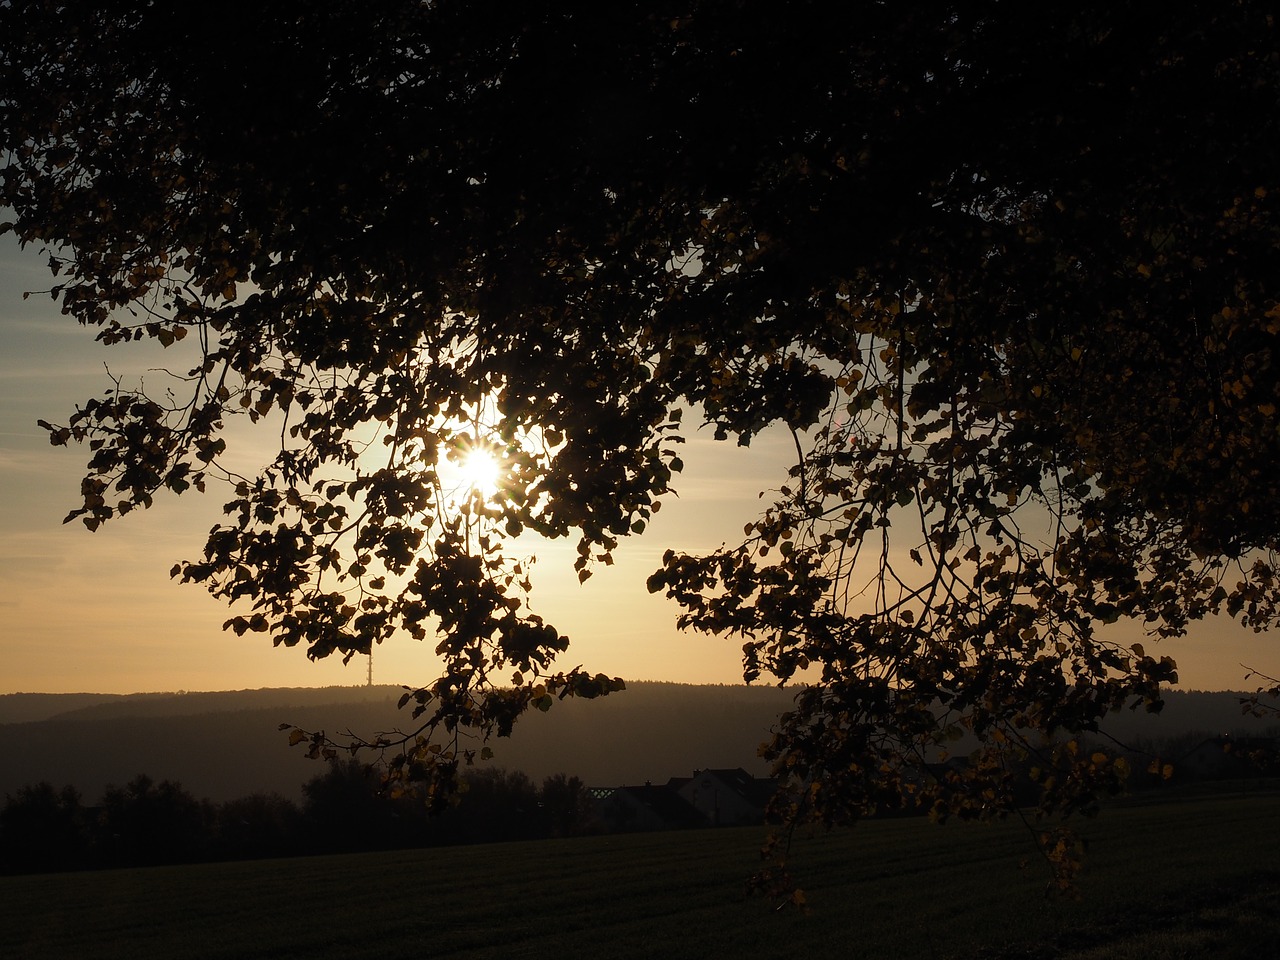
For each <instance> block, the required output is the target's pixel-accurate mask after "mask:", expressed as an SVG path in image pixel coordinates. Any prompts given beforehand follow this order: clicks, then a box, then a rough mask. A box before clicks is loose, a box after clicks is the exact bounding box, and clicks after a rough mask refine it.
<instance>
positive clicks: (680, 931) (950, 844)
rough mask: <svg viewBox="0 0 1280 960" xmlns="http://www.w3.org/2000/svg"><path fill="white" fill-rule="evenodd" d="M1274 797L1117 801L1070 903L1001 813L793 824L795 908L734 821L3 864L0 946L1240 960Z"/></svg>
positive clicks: (256, 952) (244, 954) (1094, 835)
mask: <svg viewBox="0 0 1280 960" xmlns="http://www.w3.org/2000/svg"><path fill="white" fill-rule="evenodd" d="M1277 814H1280V792H1276V791H1274V790H1267V789H1264V788H1263V787H1262V786H1260V785H1259V784H1256V783H1251V784H1234V785H1226V786H1223V787H1220V788H1215V789H1214V790H1212V791H1209V792H1205V793H1201V794H1199V795H1183V796H1180V797H1175V798H1169V799H1167V800H1166V801H1165V802H1150V801H1144V802H1141V803H1139V802H1121V803H1117V804H1116V805H1114V806H1112V807H1111V808H1109V809H1107V810H1106V811H1104V813H1103V815H1102V816H1101V817H1100V818H1098V819H1097V820H1096V821H1085V822H1083V824H1082V826H1083V830H1084V832H1085V833H1087V834H1088V837H1089V851H1088V867H1087V869H1086V872H1085V874H1084V877H1083V880H1082V884H1081V894H1082V896H1081V898H1080V899H1079V900H1076V901H1069V900H1063V899H1060V898H1052V897H1051V898H1046V897H1045V895H1044V890H1045V885H1046V883H1045V882H1046V879H1047V875H1046V873H1045V871H1044V869H1043V867H1042V866H1041V865H1040V864H1039V863H1037V862H1036V855H1035V852H1034V850H1033V848H1032V847H1031V845H1030V843H1029V840H1028V835H1027V832H1026V828H1025V827H1023V826H1022V824H1020V823H1016V822H1008V823H1003V824H999V825H995V826H971V825H960V824H953V825H948V826H945V827H936V826H933V825H931V824H929V823H927V822H925V821H922V820H896V821H882V822H869V823H865V824H863V825H861V826H859V827H858V828H857V829H855V830H852V831H848V832H842V833H839V834H830V835H825V836H817V837H813V838H802V839H800V840H798V841H797V843H796V845H795V849H794V868H795V871H796V873H797V875H798V878H799V880H800V881H801V883H802V884H803V886H804V887H805V889H806V892H807V895H808V901H809V904H810V906H811V908H812V909H811V912H810V913H809V914H808V915H807V916H805V915H800V914H798V913H796V912H794V911H790V910H781V911H779V910H775V909H774V906H773V905H772V904H770V903H769V902H767V901H765V900H762V899H760V898H752V897H747V896H746V894H745V885H744V879H745V878H746V877H747V876H748V875H749V874H750V873H751V872H752V871H753V870H755V869H756V868H757V866H758V863H759V861H758V849H759V844H760V840H761V833H760V831H758V830H749V829H748V830H717V831H710V830H705V831H695V832H684V833H666V834H656V835H628V836H611V837H597V838H583V839H575V840H566V841H541V842H531V843H512V844H500V845H490V846H476V847H460V848H449V849H438V850H431V851H411V852H397V853H382V854H367V855H355V856H344V857H313V858H306V859H293V860H268V861H257V862H242V863H224V864H210V865H201V866H190V867H172V868H151V869H142V870H118V871H103V872H97V873H81V874H64V875H40V876H26V877H6V878H0V957H6V958H42V957H49V958H64V957H78V958H98V957H101V958H108V957H119V958H127V960H136V958H138V957H184V958H205V957H208V958H214V957H217V958H253V957H262V958H271V960H284V958H289V957H298V958H302V957H306V958H323V957H342V958H360V957H417V958H435V957H450V958H480V957H486V958H487V957H493V958H499V957H501V958H504V960H506V958H519V957H540V958H542V957H556V956H565V957H574V958H587V960H590V958H597V957H598V958H624V957H635V958H640V957H645V958H651V957H662V958H683V957H689V958H699V960H705V958H707V957H727V958H754V957H779V958H782V957H788V958H789V957H813V956H816V957H850V958H861V957H866V958H893V957H923V956H927V957H931V958H942V960H945V958H952V960H971V958H972V960H976V958H984V960H1012V958H1034V960H1051V958H1070V960H1119V958H1124V960H1128V958H1132V960H1164V958H1184V957H1214V958H1227V960H1230V958H1241V960H1243V958H1248V960H1258V958H1262V957H1270V956H1275V953H1274V951H1275V949H1276V948H1275V944H1276V943H1278V942H1280V831H1277V830H1276V829H1275V823H1276V815H1277ZM1024 861H1025V863H1023V862H1024Z"/></svg>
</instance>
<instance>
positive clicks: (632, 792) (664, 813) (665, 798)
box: [588, 783, 707, 833]
mask: <svg viewBox="0 0 1280 960" xmlns="http://www.w3.org/2000/svg"><path fill="white" fill-rule="evenodd" d="M588 793H589V795H590V797H591V800H592V803H593V804H594V806H595V812H596V815H597V816H598V817H599V819H600V821H601V822H602V823H603V825H604V827H605V829H606V830H609V831H611V832H617V833H633V832H641V831H646V830H683V829H688V828H690V827H705V826H706V825H707V822H706V820H705V818H703V817H702V816H700V815H699V813H698V812H697V811H696V810H695V809H694V808H693V807H692V806H690V805H689V803H688V802H687V801H686V800H685V799H684V798H683V797H682V796H680V794H679V793H677V792H676V791H675V790H673V789H671V788H670V787H669V786H668V785H666V784H659V785H654V784H652V783H646V784H645V785H644V786H641V787H596V788H593V789H591V790H589V791H588Z"/></svg>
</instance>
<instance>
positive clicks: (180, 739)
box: [0, 683, 1275, 800]
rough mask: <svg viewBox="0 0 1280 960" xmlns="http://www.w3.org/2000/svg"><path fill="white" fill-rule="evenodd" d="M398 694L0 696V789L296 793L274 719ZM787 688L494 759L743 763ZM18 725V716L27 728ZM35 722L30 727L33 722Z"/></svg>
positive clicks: (571, 704)
mask: <svg viewBox="0 0 1280 960" xmlns="http://www.w3.org/2000/svg"><path fill="white" fill-rule="evenodd" d="M402 692H403V688H401V687H396V686H378V687H329V688H319V689H312V688H289V689H266V690H240V691H230V692H223V693H184V694H146V695H136V696H125V697H119V696H101V697H95V696H94V695H90V694H67V695H44V696H37V695H31V694H13V695H8V696H0V719H7V718H18V719H17V720H14V719H7V722H3V723H0V795H3V794H6V793H11V792H13V791H14V790H15V789H16V788H18V787H19V786H22V785H23V784H27V783H34V782H37V781H40V780H48V781H50V782H51V783H53V784H55V785H57V786H61V785H63V784H67V783H69V784H73V785H74V786H76V787H77V788H78V789H79V790H80V791H81V793H82V794H83V795H84V796H85V797H87V798H89V799H90V800H92V799H94V798H96V797H97V796H99V795H100V793H101V791H102V789H103V788H104V787H105V786H106V785H107V784H109V783H116V784H123V783H125V782H127V781H128V780H130V779H131V778H132V777H133V776H135V775H136V774H138V773H146V774H148V775H149V776H151V777H152V778H154V779H156V780H161V779H171V780H178V781H180V782H181V783H182V784H183V786H185V787H186V788H187V789H188V790H190V791H191V792H192V793H194V794H195V795H196V796H200V797H208V798H209V799H211V800H229V799H233V798H235V797H240V796H245V795H247V794H250V793H255V792H276V793H280V794H283V795H285V796H287V797H293V798H297V797H298V796H299V795H300V788H301V785H302V783H304V782H305V781H306V780H308V779H310V778H311V777H313V776H315V775H317V774H318V773H320V772H321V767H320V766H319V765H318V764H317V763H315V762H313V761H309V760H307V759H306V757H305V756H303V754H302V751H301V750H300V749H297V748H292V749H291V748H290V747H289V746H288V744H287V741H286V737H285V735H284V734H282V733H280V732H279V729H278V728H279V725H280V724H281V723H292V724H297V725H299V726H301V727H303V728H305V729H309V730H315V729H324V730H328V731H330V732H335V731H345V730H348V729H349V730H353V731H355V732H356V733H357V734H360V735H362V736H366V737H367V736H371V735H373V734H374V733H377V732H380V731H390V730H394V729H396V728H404V727H405V725H406V724H407V723H409V717H408V715H407V714H405V713H401V712H399V711H397V709H396V706H395V705H396V701H397V699H398V698H399V696H400V694H401V693H402ZM791 697H792V693H791V692H790V691H787V690H780V689H777V688H774V687H745V686H690V685H684V684H670V683H633V684H631V685H629V686H628V689H627V690H626V691H625V692H624V693H622V694H618V695H615V696H610V697H606V698H604V699H603V700H597V701H590V702H585V701H577V700H565V701H561V702H559V703H557V704H556V705H555V707H554V708H553V709H552V710H551V711H550V712H549V713H547V714H545V715H544V714H535V715H532V716H529V717H527V718H526V719H524V720H522V721H521V722H520V723H519V724H518V725H517V727H516V735H515V736H514V737H513V738H512V739H510V740H502V741H498V742H496V743H494V744H492V746H493V749H494V752H495V757H494V760H493V761H492V763H493V765H496V766H503V767H507V768H510V769H519V770H523V771H525V772H526V773H528V774H529V775H530V776H531V777H533V778H534V779H535V780H540V779H541V778H543V777H546V776H549V775H551V774H554V773H561V772H563V773H568V774H572V775H575V776H578V777H581V778H582V779H583V780H584V781H586V782H587V783H588V784H590V785H593V786H616V785H620V784H637V783H643V782H644V781H646V780H653V781H655V782H663V781H665V780H666V779H667V778H668V777H671V776H676V775H682V774H684V775H687V774H688V773H689V772H691V771H692V770H694V769H695V768H703V767H739V766H740V767H743V768H744V769H746V770H748V771H749V772H751V773H754V774H757V775H763V774H765V773H766V772H767V771H766V768H765V765H764V764H763V762H762V761H761V760H760V759H759V758H758V757H757V754H756V749H757V746H758V744H759V743H760V742H761V741H762V740H763V739H765V738H766V736H767V734H768V730H769V728H770V726H771V725H772V724H773V723H774V722H775V721H776V719H777V717H778V715H779V714H780V713H782V712H783V711H785V710H786V709H788V707H789V706H790V704H791ZM1236 697H1237V695H1235V694H1231V693H1200V692H1181V691H1174V692H1171V693H1170V694H1169V695H1168V706H1167V707H1166V709H1165V711H1164V712H1163V713H1162V714H1160V715H1158V716H1156V715H1149V714H1144V713H1141V712H1138V713H1130V712H1123V713H1120V714H1116V715H1114V716H1113V717H1112V718H1111V720H1110V722H1109V723H1108V725H1107V727H1106V730H1107V732H1108V733H1110V734H1111V735H1112V736H1114V737H1116V738H1117V739H1118V740H1121V741H1123V742H1125V743H1128V744H1130V745H1143V744H1147V743H1150V742H1152V741H1156V740H1161V739H1169V738H1173V737H1176V736H1179V735H1183V734H1186V733H1190V732H1197V733H1205V734H1209V733H1227V732H1236V733H1239V732H1252V733H1259V732H1261V731H1263V730H1266V729H1268V728H1270V727H1274V726H1275V721H1274V720H1256V719H1251V718H1248V717H1244V716H1242V715H1241V713H1240V707H1239V704H1238V702H1237V699H1236ZM22 718H26V719H25V720H24V719H22ZM37 718H38V719H37Z"/></svg>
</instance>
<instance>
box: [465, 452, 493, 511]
mask: <svg viewBox="0 0 1280 960" xmlns="http://www.w3.org/2000/svg"><path fill="white" fill-rule="evenodd" d="M460 466H461V468H462V480H463V482H464V483H465V484H466V485H467V486H468V487H470V488H471V489H472V490H473V491H475V492H476V493H478V494H480V496H482V497H484V498H485V499H486V500H488V499H490V498H491V497H493V495H494V494H496V493H497V492H498V481H499V480H500V479H501V477H502V466H501V465H500V464H499V463H498V461H497V459H496V458H495V457H494V455H493V454H492V453H490V452H489V451H488V450H485V449H483V448H482V447H475V448H473V449H471V450H468V451H467V453H466V455H465V456H463V458H462V463H461V464H460Z"/></svg>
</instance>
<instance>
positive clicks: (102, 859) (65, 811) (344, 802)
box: [0, 761, 600, 873]
mask: <svg viewBox="0 0 1280 960" xmlns="http://www.w3.org/2000/svg"><path fill="white" fill-rule="evenodd" d="M303 797H304V799H303V802H302V803H301V804H297V803H294V802H293V801H292V800H289V799H287V798H285V797H282V796H280V795H278V794H255V795H252V796H247V797H242V798H240V799H237V800H230V801H226V802H223V803H214V802H211V801H209V800H199V799H197V798H196V797H195V796H194V795H192V794H191V793H189V792H187V791H186V790H184V789H183V788H182V786H181V784H178V783H174V782H172V781H168V780H164V781H161V782H159V783H157V782H155V781H154V780H152V779H151V778H150V777H147V776H145V775H140V776H138V777H135V778H134V779H133V780H132V781H131V782H130V783H129V784H128V785H126V786H124V787H115V786H112V787H108V788H107V790H106V791H105V792H104V793H103V795H102V797H101V798H100V799H99V800H98V801H97V802H96V803H94V804H86V803H84V801H83V798H82V797H81V796H80V794H79V793H78V792H77V791H76V790H75V789H74V788H73V787H64V788H62V789H60V790H59V789H58V788H56V787H54V786H53V785H52V784H49V783H47V782H45V783H38V784H35V785H34V786H25V787H22V788H21V789H19V790H18V791H17V792H16V793H14V794H9V795H7V796H6V798H5V804H4V807H3V809H0V872H4V873H41V872H53V871H65V870H83V869H101V868H113V867H139V866H155V865H160V864H177V863H198V862H206V861H216V860H242V859H259V858H266V857H288V856H303V855H308V854H320V853H353V852H358V851H373V850H388V849H397V848H408V847H422V846H442V845H446V844H462V843H485V842H495V841H504V840H528V839H537V838H543V837H558V836H572V835H577V834H582V833H588V832H596V831H598V830H599V829H600V827H599V825H598V824H597V823H596V822H595V821H594V820H593V818H592V812H591V805H590V803H589V798H588V794H587V790H586V787H585V785H584V784H583V782H582V781H581V780H579V779H578V778H577V777H571V776H567V775H565V774H557V775H554V776H551V777H547V778H546V779H544V780H543V782H542V784H541V786H539V785H537V784H535V783H534V782H533V781H532V780H531V779H529V777H527V776H526V775H525V774H523V773H520V772H508V771H505V770H501V769H493V768H490V769H480V770H475V771H468V772H467V774H466V776H465V787H464V789H463V790H462V791H461V792H460V794H459V796H458V798H457V803H456V805H455V806H453V807H451V808H450V809H448V810H447V811H445V812H444V813H443V814H439V815H435V816H429V815H428V814H427V812H426V805H425V804H424V803H423V802H422V801H421V800H415V799H414V798H412V797H408V796H405V797H399V798H393V797H391V796H389V795H387V794H386V793H385V792H384V791H383V790H382V789H381V781H380V778H379V776H378V775H377V774H376V773H371V772H369V771H367V770H366V768H365V767H364V766H363V765H362V764H360V763H358V762H356V761H345V762H338V763H331V764H329V766H328V769H327V771H326V772H325V773H323V774H321V775H319V776H316V777H314V778H312V779H311V780H309V781H308V782H307V783H306V784H305V785H304V786H303Z"/></svg>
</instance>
